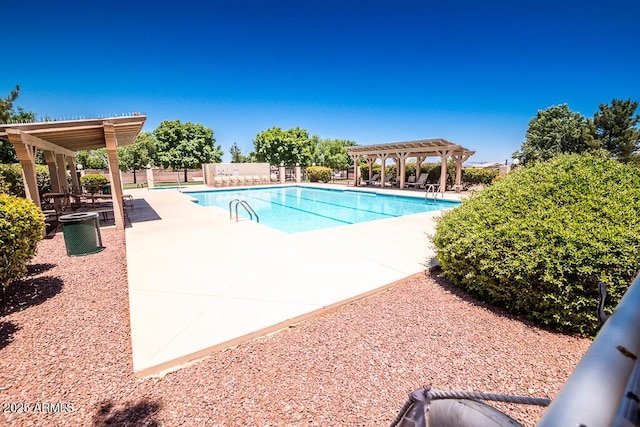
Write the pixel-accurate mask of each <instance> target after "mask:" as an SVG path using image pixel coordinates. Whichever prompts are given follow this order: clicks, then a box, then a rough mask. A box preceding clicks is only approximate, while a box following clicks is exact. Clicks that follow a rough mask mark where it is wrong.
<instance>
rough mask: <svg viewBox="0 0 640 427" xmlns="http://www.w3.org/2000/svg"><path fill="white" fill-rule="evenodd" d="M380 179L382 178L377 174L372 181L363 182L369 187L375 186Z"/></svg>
mask: <svg viewBox="0 0 640 427" xmlns="http://www.w3.org/2000/svg"><path fill="white" fill-rule="evenodd" d="M378 178H380V174H375V175H373V176H372V177H371V179H365V180H363V182H364V183H366V184H367V185H375V184H376V183H377V182H378Z"/></svg>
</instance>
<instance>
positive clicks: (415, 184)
mask: <svg viewBox="0 0 640 427" xmlns="http://www.w3.org/2000/svg"><path fill="white" fill-rule="evenodd" d="M427 178H429V175H428V174H426V173H423V174H422V175H420V177H419V178H418V180H417V181H415V182H407V186H408V187H416V188H422V187H424V185H425V183H426V182H427ZM414 179H415V178H414ZM409 180H411V178H409Z"/></svg>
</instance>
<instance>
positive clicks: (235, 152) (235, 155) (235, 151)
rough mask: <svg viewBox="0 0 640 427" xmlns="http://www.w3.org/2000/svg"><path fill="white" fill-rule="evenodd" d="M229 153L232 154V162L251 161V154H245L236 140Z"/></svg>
mask: <svg viewBox="0 0 640 427" xmlns="http://www.w3.org/2000/svg"><path fill="white" fill-rule="evenodd" d="M229 154H231V163H246V162H248V161H249V156H245V155H243V154H242V150H241V149H240V147H238V144H236V143H235V142H234V143H233V145H232V146H231V148H230V149H229Z"/></svg>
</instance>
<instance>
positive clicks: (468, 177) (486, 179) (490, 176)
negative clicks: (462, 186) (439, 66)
mask: <svg viewBox="0 0 640 427" xmlns="http://www.w3.org/2000/svg"><path fill="white" fill-rule="evenodd" d="M499 173H500V171H498V170H495V169H480V168H466V169H462V182H464V183H467V184H472V185H473V184H484V185H490V184H491V183H492V182H493V180H494V179H495V178H496V177H497V176H498V174H499Z"/></svg>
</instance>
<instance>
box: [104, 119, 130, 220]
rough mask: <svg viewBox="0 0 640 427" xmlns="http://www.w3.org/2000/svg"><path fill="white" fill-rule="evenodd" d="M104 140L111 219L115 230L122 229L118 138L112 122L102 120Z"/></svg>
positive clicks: (122, 213) (122, 215)
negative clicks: (111, 203) (111, 208)
mask: <svg viewBox="0 0 640 427" xmlns="http://www.w3.org/2000/svg"><path fill="white" fill-rule="evenodd" d="M103 129H104V140H105V143H106V145H107V159H108V163H109V175H110V176H111V194H112V195H113V197H112V199H113V219H114V222H115V223H116V230H124V226H125V224H124V210H123V207H122V181H121V179H120V169H119V167H118V151H117V148H118V140H117V139H116V134H115V131H114V129H113V123H109V122H104V124H103Z"/></svg>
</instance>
